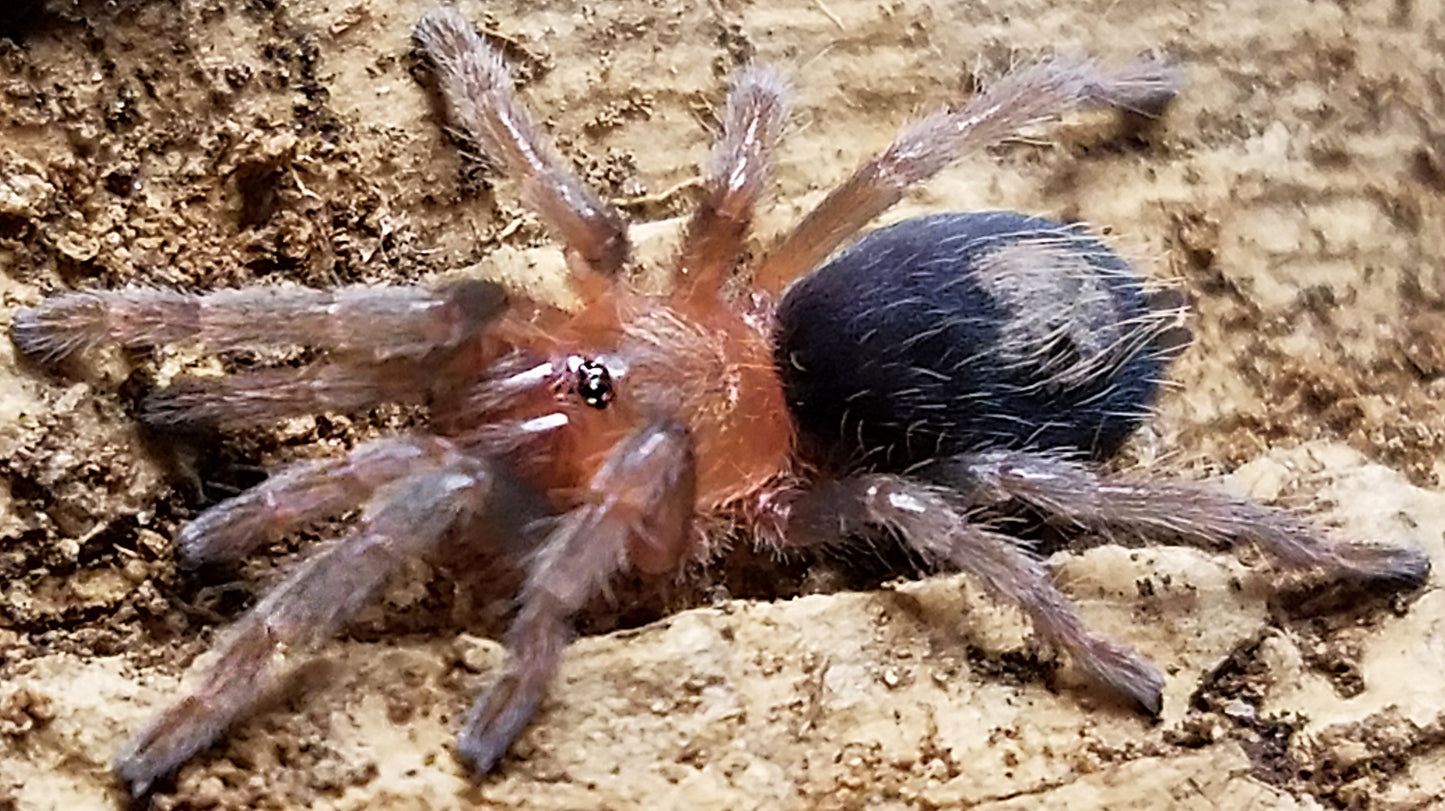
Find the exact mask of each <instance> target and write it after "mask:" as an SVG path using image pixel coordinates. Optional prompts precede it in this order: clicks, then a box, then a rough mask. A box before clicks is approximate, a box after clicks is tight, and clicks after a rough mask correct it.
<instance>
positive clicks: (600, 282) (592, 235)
mask: <svg viewBox="0 0 1445 811" xmlns="http://www.w3.org/2000/svg"><path fill="white" fill-rule="evenodd" d="M414 37H415V40H416V43H417V45H418V46H419V47H420V48H421V50H422V52H423V53H425V54H426V56H427V58H428V59H430V60H431V63H432V65H433V67H434V68H435V70H436V77H437V81H438V85H439V87H440V90H441V92H442V94H443V95H444V96H445V97H446V101H447V107H448V109H449V110H450V115H451V119H452V122H453V123H454V124H455V125H456V126H457V128H458V129H460V130H461V132H462V134H463V135H464V136H465V137H466V138H467V139H468V140H469V141H471V143H473V144H475V145H476V146H477V147H478V148H479V149H480V150H481V151H482V152H483V153H484V154H485V155H486V156H487V158H488V159H490V160H491V161H492V162H494V163H495V164H496V165H497V166H498V168H500V169H501V170H502V171H503V172H504V173H505V174H506V175H507V176H508V177H510V178H511V179H512V180H514V181H516V182H517V184H518V185H519V186H520V188H521V197H522V200H523V201H524V202H525V203H526V204H527V205H528V206H529V207H530V208H531V209H532V210H533V211H535V212H536V213H537V216H539V217H541V218H542V222H543V223H545V224H546V226H547V228H548V229H549V230H550V231H551V232H552V233H553V234H554V235H555V236H556V237H557V238H558V239H559V240H561V242H562V243H563V245H565V246H566V248H567V258H568V267H569V269H570V270H571V271H572V277H573V282H574V284H575V285H577V286H578V287H579V288H580V289H579V292H580V293H581V294H582V295H583V297H584V298H590V297H591V296H593V295H595V294H597V293H600V292H601V291H603V290H605V289H606V288H607V285H606V283H605V279H606V278H607V277H612V276H615V275H616V274H617V273H618V272H620V271H621V270H622V269H623V267H625V266H626V264H627V260H628V254H629V253H630V246H629V243H628V240H627V226H626V223H625V222H624V221H623V219H622V216H621V215H620V214H619V213H618V212H617V210H616V209H614V208H613V207H612V206H611V205H609V204H608V203H607V202H606V201H604V200H603V199H602V198H600V197H598V196H597V195H596V194H594V193H593V192H592V190H591V189H589V188H587V186H586V185H585V184H583V182H582V181H581V179H580V178H578V177H577V175H576V173H575V172H573V171H572V170H571V169H569V168H568V167H567V165H566V164H565V163H564V162H563V161H562V160H561V159H560V158H559V157H557V155H556V154H555V153H554V152H553V151H552V149H551V148H550V147H549V146H548V145H547V144H546V143H544V142H543V141H542V139H541V138H539V137H538V135H537V130H536V127H534V126H533V125H532V122H531V121H530V120H529V118H528V116H527V113H526V110H525V109H524V108H523V107H522V105H521V103H520V102H519V101H518V100H517V97H516V93H515V92H514V90H513V83H512V75H511V72H510V71H509V70H507V65H506V62H505V61H503V59H502V55H501V54H499V53H497V51H496V50H495V49H493V48H492V47H491V46H490V45H488V44H487V43H486V41H485V40H483V39H482V38H481V37H480V36H478V35H477V32H476V31H475V30H474V29H473V28H472V25H471V23H470V22H468V21H467V19H466V18H465V17H463V16H462V14H461V12H459V11H457V10H456V9H455V8H452V7H451V6H439V7H437V8H434V9H431V10H430V11H428V12H426V14H424V15H422V18H421V19H420V20H419V21H418V22H417V25H416V30H415V33H414ZM599 276H600V277H602V278H598V277H599Z"/></svg>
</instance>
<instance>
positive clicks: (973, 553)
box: [786, 474, 1164, 715]
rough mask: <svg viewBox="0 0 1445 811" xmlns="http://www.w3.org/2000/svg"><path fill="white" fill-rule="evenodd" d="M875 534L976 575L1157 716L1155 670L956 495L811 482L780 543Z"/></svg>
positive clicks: (911, 483)
mask: <svg viewBox="0 0 1445 811" xmlns="http://www.w3.org/2000/svg"><path fill="white" fill-rule="evenodd" d="M879 530H891V531H893V532H895V533H896V534H897V535H898V537H899V538H901V539H902V540H903V542H904V543H906V544H907V545H908V546H909V547H911V548H912V549H914V550H916V551H917V552H918V553H919V554H920V555H922V556H923V558H924V559H925V560H926V561H928V562H929V563H930V564H932V565H935V566H939V567H942V568H947V569H951V570H954V571H960V572H964V573H966V574H969V575H972V576H973V577H975V578H977V579H978V580H979V581H980V582H981V583H982V584H983V585H984V587H985V588H986V589H987V590H988V592H989V594H990V595H991V596H993V597H994V598H995V599H996V600H998V601H1000V602H1002V603H1004V604H1007V605H1012V606H1015V607H1016V608H1018V609H1019V610H1021V611H1023V613H1024V614H1025V615H1026V616H1028V618H1029V619H1030V621H1031V622H1032V624H1033V628H1034V633H1035V634H1036V635H1037V636H1038V637H1039V639H1040V641H1041V642H1043V643H1044V644H1045V645H1046V646H1048V647H1051V648H1053V649H1055V650H1058V651H1061V652H1063V653H1064V654H1066V655H1067V656H1069V658H1070V659H1072V660H1073V662H1074V664H1075V665H1076V666H1077V667H1079V668H1080V669H1081V670H1082V671H1083V672H1084V673H1085V674H1087V675H1088V676H1089V677H1090V678H1091V679H1093V680H1094V681H1095V682H1097V683H1099V684H1102V685H1103V686H1105V687H1107V688H1109V689H1110V690H1112V691H1114V692H1115V693H1117V694H1120V695H1122V696H1124V697H1125V698H1128V699H1130V700H1131V701H1133V702H1134V703H1135V704H1137V705H1138V706H1139V707H1140V708H1142V709H1143V710H1145V711H1146V712H1148V713H1150V714H1151V715H1157V714H1158V713H1159V711H1160V709H1161V708H1162V702H1163V689H1164V678H1163V676H1161V675H1160V673H1159V671H1158V670H1157V669H1156V668H1155V667H1154V666H1153V665H1152V664H1150V663H1149V661H1148V660H1146V659H1145V658H1143V657H1142V656H1140V655H1139V654H1138V653H1137V652H1135V651H1134V650H1133V649H1132V648H1130V647H1128V646H1126V645H1121V644H1119V643H1117V642H1114V641H1112V640H1110V639H1108V638H1106V637H1103V636H1100V635H1098V634H1095V633H1093V632H1092V631H1090V630H1089V629H1088V628H1086V627H1085V626H1084V623H1083V621H1082V620H1081V619H1080V618H1079V615H1078V613H1077V612H1076V611H1075V610H1074V607H1073V605H1072V604H1071V603H1070V602H1069V599H1068V598H1067V597H1065V596H1064V594H1063V593H1062V592H1061V591H1059V589H1058V587H1057V586H1055V585H1054V582H1053V578H1052V576H1051V575H1050V573H1049V571H1048V569H1047V568H1046V567H1045V566H1044V564H1043V562H1042V561H1040V560H1039V559H1038V558H1036V557H1035V556H1033V555H1031V554H1029V552H1028V551H1027V550H1025V549H1022V548H1020V546H1019V541H1018V539H1016V538H1012V537H1010V536H1008V535H1003V534H1000V533H997V532H993V531H991V530H989V529H986V528H984V527H982V526H980V525H978V524H977V523H976V522H974V521H972V520H971V519H970V517H969V515H968V509H967V506H966V504H965V503H963V501H962V499H961V498H960V496H959V494H958V493H957V492H956V491H953V490H951V489H949V488H944V487H940V486H938V485H935V484H930V483H927V482H924V481H921V480H919V479H915V478H911V477H908V476H901V475H895V474H865V475H859V476H852V477H847V478H841V479H835V480H829V481H823V482H819V483H818V485H817V486H816V487H815V488H814V489H812V490H809V491H808V492H806V493H803V494H802V495H800V496H798V497H797V498H796V500H795V501H794V502H793V504H792V505H791V510H790V514H789V518H788V522H787V535H786V543H787V544H788V545H794V546H799V545H820V544H829V545H839V544H846V543H848V542H849V540H850V538H852V537H856V536H864V537H866V536H867V535H868V534H869V533H870V532H871V533H873V534H875V535H876V533H877V532H878V531H879Z"/></svg>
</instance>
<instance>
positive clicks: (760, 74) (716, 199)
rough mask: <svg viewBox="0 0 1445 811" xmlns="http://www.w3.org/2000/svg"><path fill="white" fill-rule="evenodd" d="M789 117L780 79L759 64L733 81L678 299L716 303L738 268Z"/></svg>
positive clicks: (681, 258) (681, 261)
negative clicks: (725, 283)
mask: <svg viewBox="0 0 1445 811" xmlns="http://www.w3.org/2000/svg"><path fill="white" fill-rule="evenodd" d="M787 118H788V98H787V89H786V87H785V85H784V83H783V80H782V78H781V77H779V76H778V75H777V74H776V73H775V72H773V71H772V70H770V69H768V68H766V67H762V66H759V65H753V66H749V67H748V68H746V69H744V70H743V71H742V72H741V73H740V74H738V76H737V78H736V79H735V80H734V81H733V86H732V88H731V90H730V91H729V92H728V97H727V104H726V106H725V108H724V110H723V115H722V132H721V134H720V135H719V137H718V140H717V143H716V144H715V145H714V146H713V153H712V159H711V162H710V165H709V167H708V174H707V179H706V181H705V184H704V188H705V190H706V191H705V193H704V196H703V199H702V201H701V202H700V203H699V204H698V207H697V209H695V210H694V211H693V213H692V216H691V218H690V219H689V220H688V223H687V229H686V230H685V231H684V237H683V243H682V250H681V251H680V253H679V254H678V257H677V265H676V266H677V276H678V278H677V280H676V284H677V293H676V294H675V296H677V297H686V298H693V299H704V300H706V299H711V298H715V297H716V295H717V292H718V285H720V284H721V283H722V281H723V280H724V279H725V278H726V276H727V274H728V272H729V271H731V270H732V269H733V267H734V266H735V265H736V264H737V262H738V259H739V258H740V256H741V255H742V252H743V240H744V239H746V238H747V235H748V229H749V228H750V227H751V226H752V221H753V211H754V208H755V207H756V206H757V203H758V198H759V197H760V196H761V195H762V193H763V190H764V189H765V188H766V186H767V183H768V178H769V176H770V175H771V174H772V156H773V149H774V147H775V146H776V145H777V142H778V138H779V136H780V135H781V134H782V131H783V126H784V124H786V123H787Z"/></svg>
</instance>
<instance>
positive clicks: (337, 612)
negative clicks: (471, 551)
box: [115, 456, 521, 797]
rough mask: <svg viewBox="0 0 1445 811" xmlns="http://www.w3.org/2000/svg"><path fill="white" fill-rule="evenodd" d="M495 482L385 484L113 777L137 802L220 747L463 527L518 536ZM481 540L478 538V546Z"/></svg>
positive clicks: (256, 615)
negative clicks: (353, 525) (288, 678)
mask: <svg viewBox="0 0 1445 811" xmlns="http://www.w3.org/2000/svg"><path fill="white" fill-rule="evenodd" d="M497 485H498V474H497V473H495V472H494V471H493V470H491V469H489V468H488V467H487V466H486V465H484V464H483V463H480V462H477V461H475V460H472V459H470V458H467V457H461V456H456V457H454V458H452V459H450V460H448V461H447V462H446V463H444V464H442V465H438V466H434V467H431V468H429V469H425V470H418V471H415V472H413V473H412V474H411V475H409V476H407V477H405V478H402V479H399V480H397V481H396V482H394V483H392V484H390V485H387V486H386V487H384V488H382V489H381V490H379V491H378V492H377V493H376V499H375V500H374V501H373V503H372V504H371V505H370V506H369V507H368V508H367V510H366V512H365V513H364V514H363V515H362V517H361V521H360V525H359V526H358V527H357V529H356V531H355V532H354V533H353V534H351V535H350V536H348V537H346V538H343V539H340V540H338V541H336V542H334V543H333V544H332V545H331V546H330V547H329V548H327V549H326V550H325V551H323V552H321V553H320V554H317V555H316V556H315V557H312V558H311V559H310V560H308V561H306V562H305V563H304V564H302V565H301V567H300V568H298V569H297V570H296V571H295V572H293V573H292V574H291V575H290V576H289V577H287V578H286V580H285V581H284V582H282V583H281V584H280V585H279V586H277V587H276V588H275V589H273V590H272V591H271V592H270V593H269V594H267V595H266V597H265V598H264V599H262V600H261V601H260V602H259V603H257V604H256V606H255V607H254V608H253V609H251V611H250V612H249V613H248V614H247V615H246V616H245V617H243V618H242V619H241V620H240V621H238V622H237V623H236V625H235V626H233V627H232V628H231V629H229V630H228V631H227V632H226V634H225V636H224V638H223V641H222V642H221V644H220V649H219V655H218V658H217V659H216V660H215V662H214V663H213V664H212V665H211V666H210V667H209V668H207V669H206V671H205V672H204V673H203V674H202V675H201V676H200V680H199V683H197V684H196V685H195V686H194V687H192V688H191V689H190V690H189V692H188V693H187V694H186V695H185V696H184V697H183V698H181V700H180V701H178V702H176V703H175V704H173V705H171V706H170V707H169V708H168V709H166V710H165V711H163V712H162V713H161V714H160V715H159V716H157V717H156V718H155V719H154V720H153V721H152V722H151V723H150V724H149V725H147V726H146V727H145V728H144V729H142V730H141V731H140V732H138V733H137V734H136V735H135V736H134V737H132V738H131V740H130V741H129V742H128V743H127V744H126V746H125V748H124V750H122V752H121V753H120V755H118V756H117V758H116V762H115V768H116V772H117V773H118V774H119V775H120V777H121V778H122V779H123V780H125V782H126V783H127V784H128V785H129V786H130V789H131V792H132V794H134V795H135V796H137V797H139V796H142V795H144V794H145V793H146V792H147V791H149V789H150V787H151V786H152V785H153V784H154V782H155V781H156V780H157V779H159V778H161V777H163V776H165V775H166V774H168V773H170V772H171V771H173V770H174V769H176V768H177V767H178V766H180V765H181V764H182V763H184V762H186V761H187V760H189V759H190V758H191V757H193V756H194V755H196V754H197V753H198V752H200V751H201V750H203V749H205V748H206V747H208V746H210V745H211V744H212V743H214V742H215V741H216V740H217V739H218V738H220V736H221V735H222V734H224V732H225V731H226V729H227V728H229V727H230V726H231V725H232V724H233V723H235V722H236V721H237V720H239V719H240V718H241V717H242V716H243V715H244V714H245V713H246V712H248V711H249V710H250V709H251V708H252V707H254V706H255V704H256V703H257V702H258V701H259V700H260V699H261V698H263V697H264V696H265V695H267V694H268V693H270V692H271V691H272V690H274V689H276V688H277V687H278V686H279V685H280V684H281V683H282V681H283V678H284V676H285V675H286V674H287V673H288V672H290V671H291V669H292V666H293V665H294V664H296V663H297V662H298V660H300V659H303V658H305V657H306V656H308V655H309V654H310V653H311V652H313V651H314V650H315V649H316V648H317V647H319V646H320V645H321V644H322V643H324V642H325V641H327V640H328V639H330V638H331V637H332V636H333V635H335V634H336V633H337V631H339V630H340V629H341V627H342V626H343V625H344V624H345V622H346V621H347V620H348V619H350V618H351V617H352V616H354V615H355V614H356V612H357V611H359V610H360V609H361V608H363V607H364V606H366V605H368V604H370V603H371V602H372V601H373V600H374V599H375V597H376V595H377V594H378V593H379V592H380V591H381V589H382V588H383V587H384V586H385V584H386V583H387V581H388V580H389V579H390V578H391V576H392V575H393V574H395V573H396V572H397V571H399V570H400V569H401V568H402V567H403V566H404V565H405V564H406V563H407V561H409V560H412V559H413V558H416V557H424V556H428V555H432V554H434V553H436V552H437V551H438V550H439V547H441V545H442V544H444V543H445V542H446V541H447V540H448V539H450V538H452V537H454V535H455V534H456V532H455V531H456V528H457V527H458V526H459V525H462V524H466V525H467V526H468V527H469V528H470V529H471V530H474V531H479V532H482V533H483V534H484V538H483V539H482V540H484V541H485V542H488V543H504V542H506V540H507V539H506V538H505V536H507V535H510V534H515V533H516V532H520V531H521V527H520V526H518V524H517V522H518V520H519V518H518V516H517V512H518V510H517V509H516V505H514V504H511V503H503V502H505V501H506V499H505V498H497V497H496V496H497V494H498V493H506V492H507V491H508V488H505V487H501V488H499V487H498V486H497ZM475 540H476V539H473V542H475Z"/></svg>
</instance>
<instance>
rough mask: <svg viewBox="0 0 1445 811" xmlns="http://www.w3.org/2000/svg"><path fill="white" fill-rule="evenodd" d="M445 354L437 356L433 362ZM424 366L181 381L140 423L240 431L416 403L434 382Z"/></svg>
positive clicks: (148, 407)
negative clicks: (310, 416)
mask: <svg viewBox="0 0 1445 811" xmlns="http://www.w3.org/2000/svg"><path fill="white" fill-rule="evenodd" d="M446 354H448V352H447V350H439V351H437V352H434V353H432V358H433V359H434V358H437V357H439V356H442V357H444V356H445V355H446ZM425 360H428V358H392V359H389V360H384V361H370V360H367V359H365V358H357V357H355V356H347V355H342V356H332V357H328V358H327V359H325V360H321V361H317V362H314V363H309V364H307V365H305V366H299V367H296V368H289V367H281V368H274V369H258V370H255V371H247V372H239V373H236V374H230V375H225V376H221V377H181V378H177V379H176V380H175V381H174V382H172V383H171V384H170V385H169V386H167V387H165V388H163V389H156V390H154V391H151V392H150V393H148V394H147V395H146V396H145V399H144V400H142V402H141V407H140V418H141V420H142V421H144V422H145V424H147V425H149V426H151V427H152V428H160V429H196V428H206V429H211V428H215V429H223V430H237V429H242V428H253V427H260V426H265V425H270V424H272V423H274V422H276V421H277V420H281V419H286V418H288V417H301V416H306V415H308V414H324V413H327V412H337V413H356V412H359V411H364V410H365V409H368V408H372V407H374V406H376V405H378V404H381V403H400V404H407V405H420V404H423V403H425V402H426V401H427V393H428V389H429V387H430V386H431V385H432V383H433V380H434V378H433V373H432V370H431V366H432V364H426V363H423V362H421V361H425Z"/></svg>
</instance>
